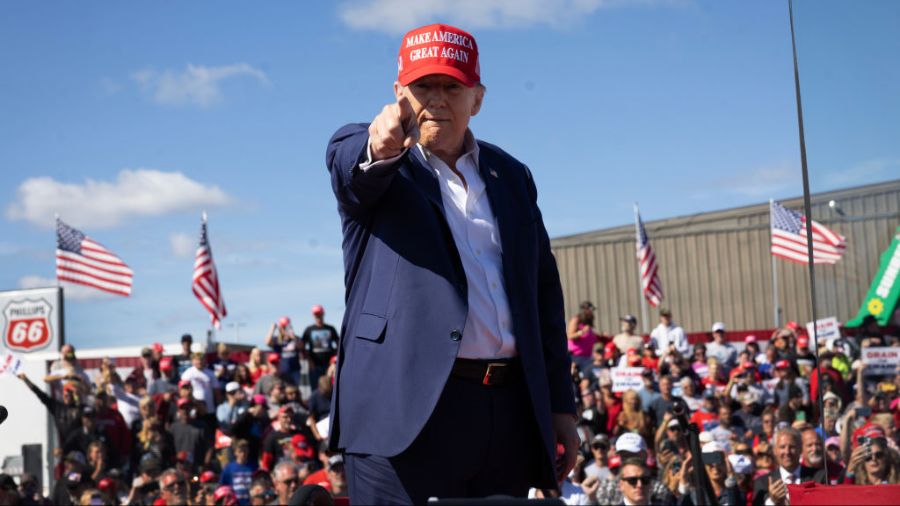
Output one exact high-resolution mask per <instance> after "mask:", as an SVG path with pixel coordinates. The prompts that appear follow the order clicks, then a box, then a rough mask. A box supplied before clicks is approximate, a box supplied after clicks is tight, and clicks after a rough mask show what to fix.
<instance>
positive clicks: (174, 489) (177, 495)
mask: <svg viewBox="0 0 900 506" xmlns="http://www.w3.org/2000/svg"><path fill="white" fill-rule="evenodd" d="M161 485H162V486H161V488H162V490H161V492H162V493H161V494H160V495H162V498H163V499H164V500H165V501H166V504H186V497H187V494H186V492H187V491H186V490H185V487H184V482H183V481H181V480H179V479H178V477H177V476H175V475H174V474H170V475H168V476H166V477H165V478H163V482H162V484H161Z"/></svg>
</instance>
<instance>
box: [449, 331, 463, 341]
mask: <svg viewBox="0 0 900 506" xmlns="http://www.w3.org/2000/svg"><path fill="white" fill-rule="evenodd" d="M450 339H451V340H452V341H459V340H460V339H462V332H460V331H459V329H453V332H451V333H450Z"/></svg>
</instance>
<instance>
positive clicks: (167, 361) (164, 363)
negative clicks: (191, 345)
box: [159, 357, 172, 371]
mask: <svg viewBox="0 0 900 506" xmlns="http://www.w3.org/2000/svg"><path fill="white" fill-rule="evenodd" d="M159 370H160V371H171V370H172V357H163V358H161V359H159Z"/></svg>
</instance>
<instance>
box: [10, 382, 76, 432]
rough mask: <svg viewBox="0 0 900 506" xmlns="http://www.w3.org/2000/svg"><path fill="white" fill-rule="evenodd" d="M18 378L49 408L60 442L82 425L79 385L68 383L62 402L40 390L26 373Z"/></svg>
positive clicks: (64, 387) (64, 388) (64, 386)
mask: <svg viewBox="0 0 900 506" xmlns="http://www.w3.org/2000/svg"><path fill="white" fill-rule="evenodd" d="M18 378H19V379H20V380H22V381H23V382H24V383H25V385H26V386H27V387H28V389H29V390H31V391H32V392H33V393H34V395H36V396H37V398H38V399H39V400H40V401H41V403H42V404H43V405H44V406H46V407H47V411H49V412H50V416H52V417H53V423H54V424H55V425H56V430H57V432H58V433H59V438H60V440H64V439H65V438H66V436H67V435H68V434H69V432H71V431H72V430H74V429H77V428H78V427H79V426H80V425H81V409H82V408H81V404H80V402H79V398H78V390H79V387H78V383H77V382H74V381H67V382H66V383H64V384H63V388H62V401H59V400H58V399H54V398H53V397H50V396H49V395H47V394H46V392H44V391H43V390H41V389H40V388H38V387H37V386H36V385H35V384H34V383H32V382H31V380H30V379H28V376H27V375H25V373H23V372H20V373H19V374H18Z"/></svg>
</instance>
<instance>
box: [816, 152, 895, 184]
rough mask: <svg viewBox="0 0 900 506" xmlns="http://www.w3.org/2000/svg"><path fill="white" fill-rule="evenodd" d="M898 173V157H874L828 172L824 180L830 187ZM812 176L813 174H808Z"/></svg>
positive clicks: (876, 179) (871, 181)
mask: <svg viewBox="0 0 900 506" xmlns="http://www.w3.org/2000/svg"><path fill="white" fill-rule="evenodd" d="M897 174H900V159H891V158H876V159H873V160H865V161H862V162H859V163H857V164H856V165H854V166H852V167H850V168H848V169H845V170H836V171H831V172H828V173H827V174H826V175H825V181H826V183H827V184H828V186H830V187H837V186H859V185H863V184H868V183H873V182H875V181H881V180H883V179H885V178H888V177H896V175H897ZM810 177H814V174H810Z"/></svg>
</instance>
